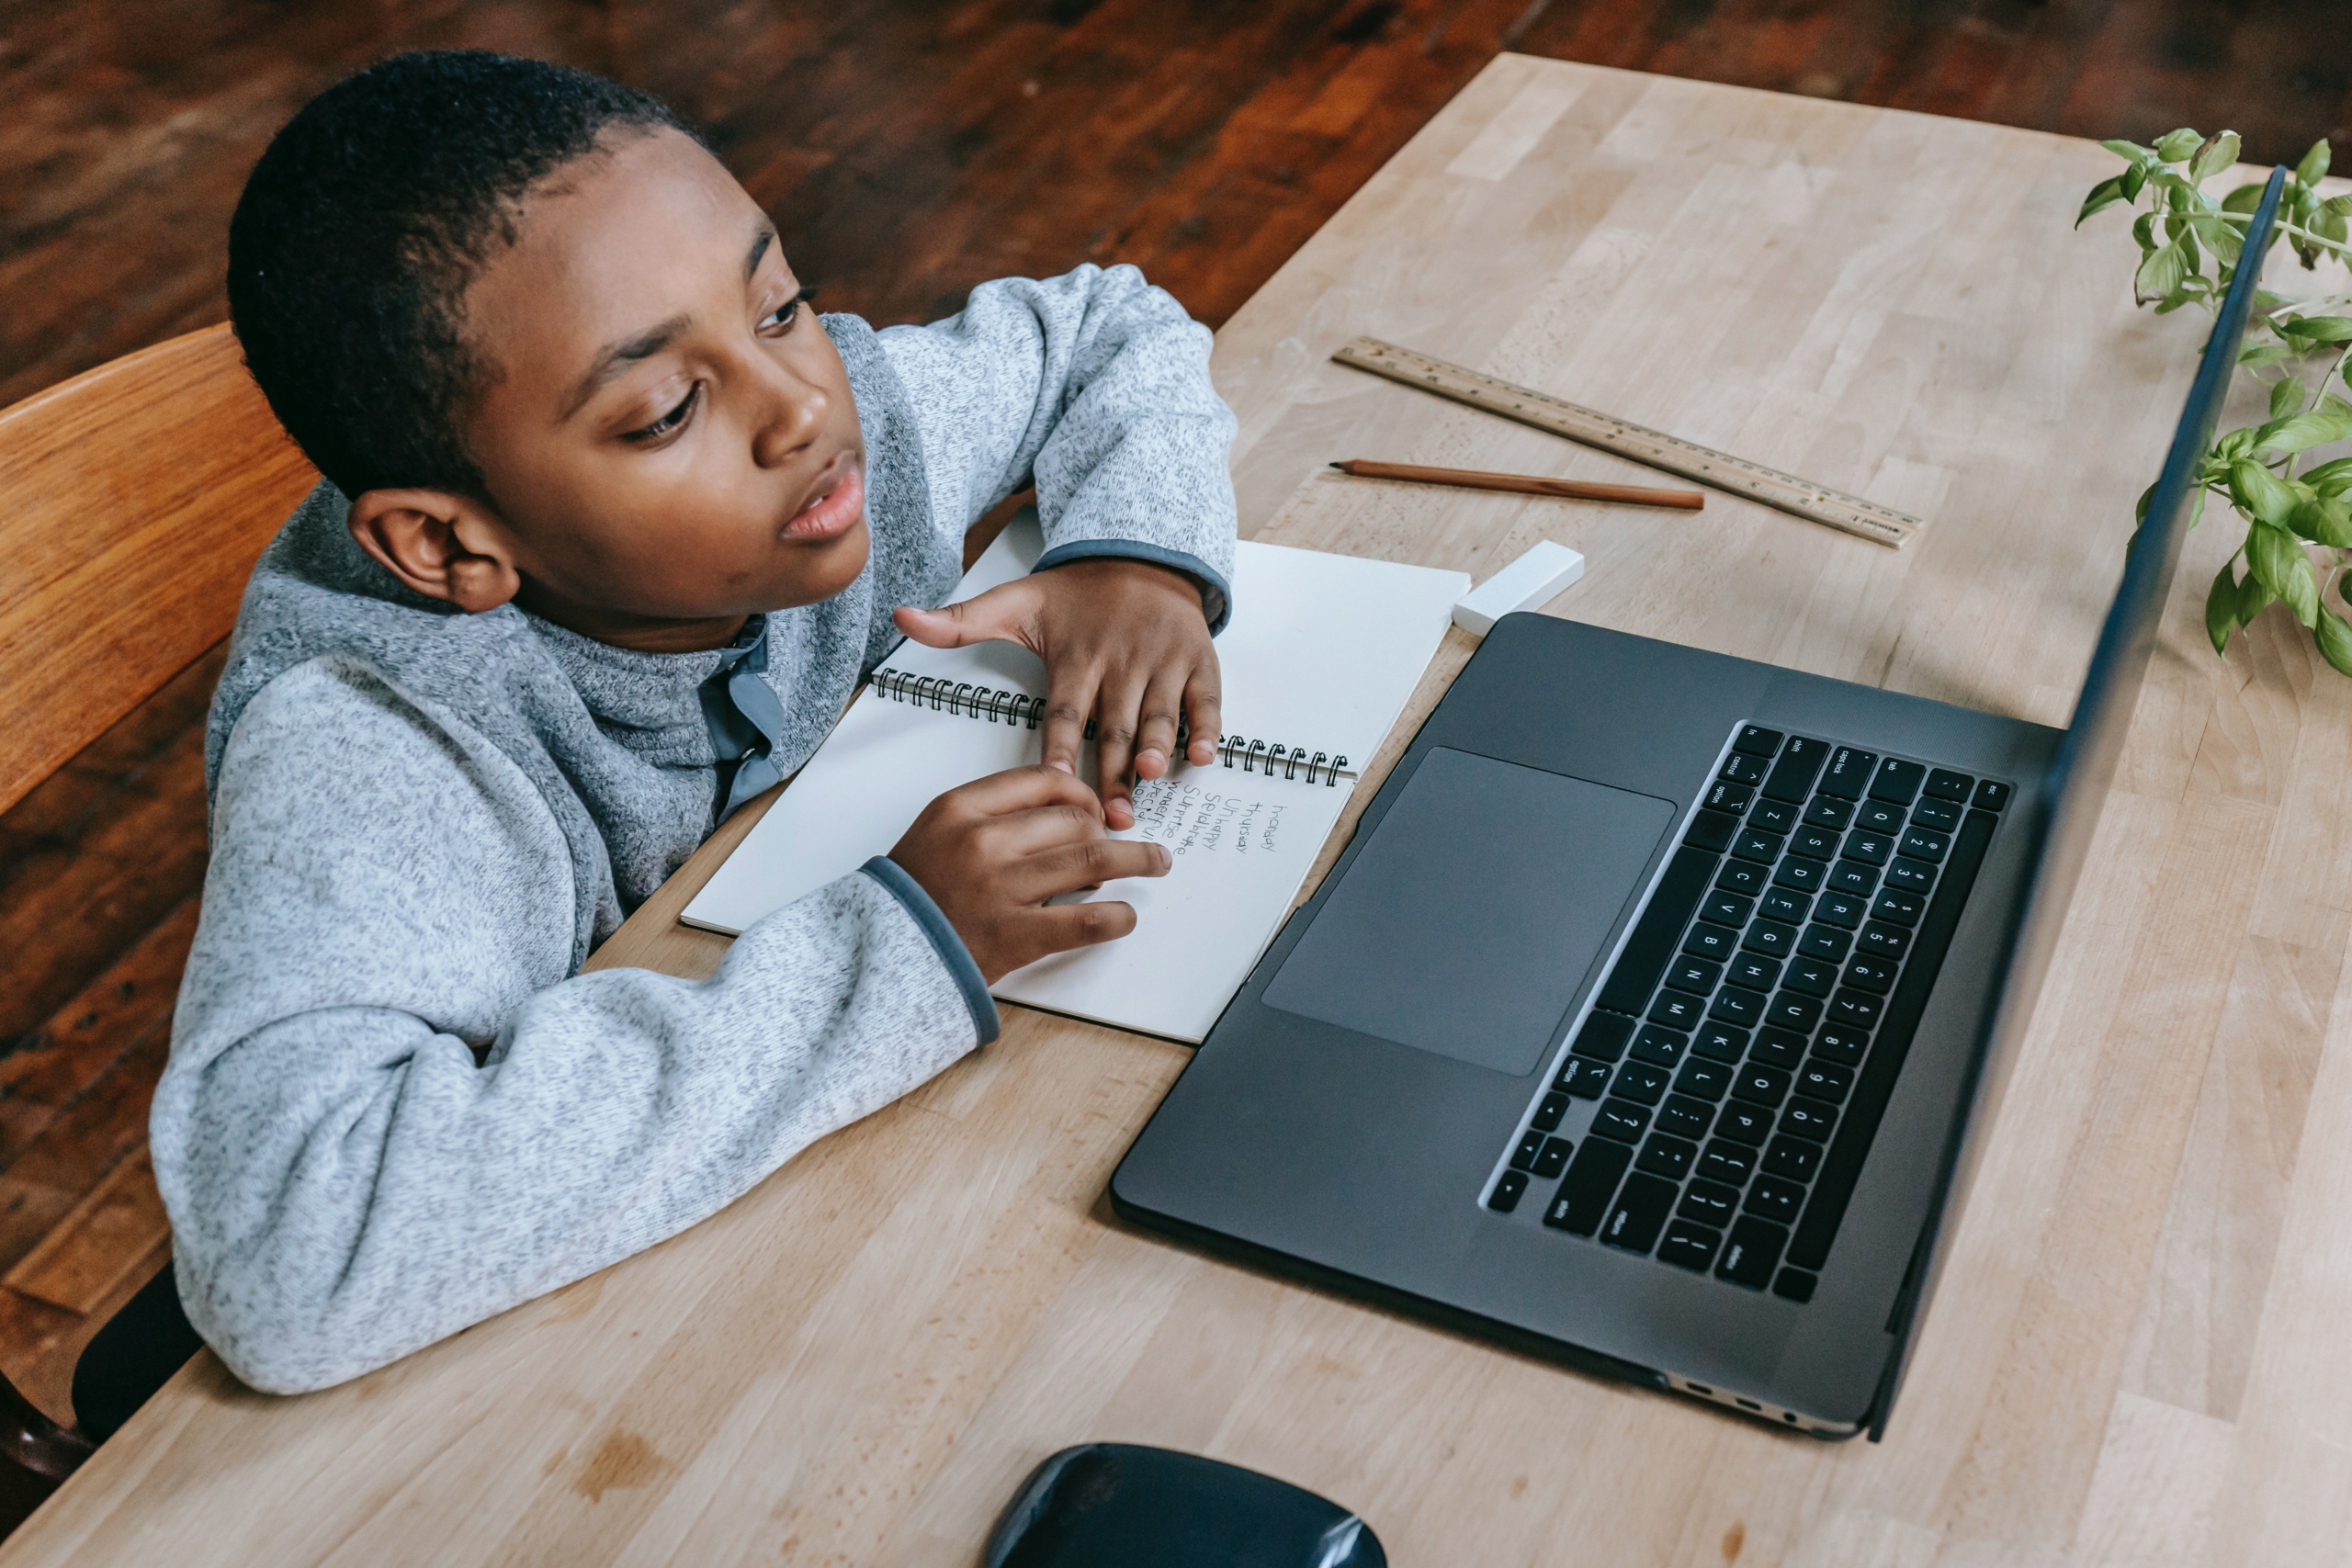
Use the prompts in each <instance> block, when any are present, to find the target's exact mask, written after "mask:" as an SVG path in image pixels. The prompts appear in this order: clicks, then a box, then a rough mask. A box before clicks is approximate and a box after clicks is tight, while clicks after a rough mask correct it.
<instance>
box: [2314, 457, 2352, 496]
mask: <svg viewBox="0 0 2352 1568" xmlns="http://www.w3.org/2000/svg"><path fill="white" fill-rule="evenodd" d="M2303 482H2304V483H2305V484H2307V485H2309V486H2311V487H2312V491H2314V492H2315V493H2317V494H2320V495H2343V494H2346V493H2347V492H2352V457H2338V458H2336V459H2335V461H2334V462H2332V463H2322V464H2321V465H2320V466H2319V467H2318V468H2313V469H2312V470H2311V471H2310V472H2309V473H2307V474H2305V475H2304V476H2303Z"/></svg>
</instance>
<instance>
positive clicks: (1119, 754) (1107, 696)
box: [1094, 680, 1143, 828]
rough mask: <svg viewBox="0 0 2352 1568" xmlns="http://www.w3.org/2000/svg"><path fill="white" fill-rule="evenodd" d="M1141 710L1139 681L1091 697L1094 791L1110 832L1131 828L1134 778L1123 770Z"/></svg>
mask: <svg viewBox="0 0 2352 1568" xmlns="http://www.w3.org/2000/svg"><path fill="white" fill-rule="evenodd" d="M1142 708H1143V682H1140V681H1136V680H1123V681H1121V682H1119V683H1118V684H1117V685H1115V686H1113V685H1108V684H1106V685H1104V686H1103V687H1101V688H1099V689H1098V690H1097V691H1096V692H1095V694H1094V774H1095V788H1096V789H1097V790H1098V791H1099V792H1100V793H1101V795H1102V796H1103V816H1104V819H1105V820H1107V821H1108V822H1109V823H1110V824H1111V826H1112V827H1114V828H1129V827H1133V826H1134V825H1135V819H1136V818H1135V808H1134V807H1133V806H1131V805H1130V804H1129V802H1128V796H1129V795H1132V794H1133V793H1134V789H1133V780H1134V775H1133V774H1131V773H1128V771H1127V770H1128V768H1129V766H1130V765H1132V764H1133V762H1134V761H1135V754H1136V715H1137V714H1138V713H1140V712H1141V710H1142Z"/></svg>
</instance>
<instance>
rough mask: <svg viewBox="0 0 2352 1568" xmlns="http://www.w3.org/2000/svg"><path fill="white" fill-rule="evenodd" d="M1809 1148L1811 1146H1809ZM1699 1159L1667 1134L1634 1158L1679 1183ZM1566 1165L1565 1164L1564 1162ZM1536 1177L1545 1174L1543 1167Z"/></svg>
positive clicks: (1638, 1165)
mask: <svg viewBox="0 0 2352 1568" xmlns="http://www.w3.org/2000/svg"><path fill="white" fill-rule="evenodd" d="M1808 1146H1809V1145H1808ZM1698 1157H1699V1145H1696V1144H1694V1143H1692V1142H1691V1140H1690V1139H1688V1138H1677V1137H1674V1136H1671V1135H1670V1134H1665V1133H1652V1134H1650V1141H1649V1142H1648V1143H1646V1144H1644V1145H1642V1152H1641V1153H1640V1154H1638V1155H1636V1156H1634V1169H1635V1170H1646V1171H1648V1172H1649V1173H1650V1174H1651V1175H1652V1176H1663V1177H1665V1178H1667V1179H1668V1180H1672V1181H1679V1180H1681V1179H1683V1178H1684V1177H1686V1176H1688V1175H1690V1174H1691V1163H1692V1162H1693V1161H1695V1160H1696V1159H1698ZM1563 1163H1565V1162H1563ZM1535 1174H1536V1175H1538V1176H1541V1175H1543V1174H1544V1171H1543V1168H1542V1167H1541V1166H1540V1165H1539V1166H1538V1167H1537V1168H1536V1172H1535Z"/></svg>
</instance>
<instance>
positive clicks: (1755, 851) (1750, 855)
mask: <svg viewBox="0 0 2352 1568" xmlns="http://www.w3.org/2000/svg"><path fill="white" fill-rule="evenodd" d="M1782 841H1783V840H1781V835H1780V834H1778V833H1765V832H1759V831H1758V829H1754V828H1743V829H1740V831H1739V836H1738V837H1737V838H1736V839H1734V840H1732V846H1731V852H1732V854H1733V855H1734V856H1735V857H1736V858H1737V859H1740V860H1752V861H1755V862H1757V863H1758V864H1761V865H1770V864H1771V863H1773V862H1774V861H1776V860H1779V859H1780V858H1781V843H1782Z"/></svg>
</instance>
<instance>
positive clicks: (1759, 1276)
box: [1715, 1214, 1789, 1291]
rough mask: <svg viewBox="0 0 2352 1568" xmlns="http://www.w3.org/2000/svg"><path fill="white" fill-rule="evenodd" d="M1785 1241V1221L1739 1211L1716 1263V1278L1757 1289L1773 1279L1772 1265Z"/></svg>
mask: <svg viewBox="0 0 2352 1568" xmlns="http://www.w3.org/2000/svg"><path fill="white" fill-rule="evenodd" d="M1788 1245H1789V1232H1788V1227H1786V1226H1785V1225H1776V1224H1773V1223H1772V1222H1771V1221H1770V1220H1759V1219H1758V1218H1757V1217H1756V1216H1755V1215H1754V1214H1742V1215H1741V1216H1740V1217H1739V1219H1738V1220H1737V1221H1736V1223H1735V1224H1733V1225H1732V1227H1731V1235H1730V1236H1728V1237H1727V1238H1726V1239H1725V1240H1724V1258H1723V1261H1722V1262H1721V1263H1718V1264H1716V1265H1715V1278H1716V1279H1718V1280H1730V1281H1731V1282H1732V1283H1733V1284H1735V1285H1745V1286H1747V1288H1748V1289H1749V1290H1751V1291H1760V1290H1762V1289H1763V1288H1764V1287H1765V1286H1767V1285H1769V1284H1770V1283H1771V1282H1772V1269H1773V1268H1774V1266H1775V1265H1777V1264H1778V1263H1779V1262H1780V1261H1781V1250H1782V1249H1783V1248H1784V1247H1787V1246H1788Z"/></svg>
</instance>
